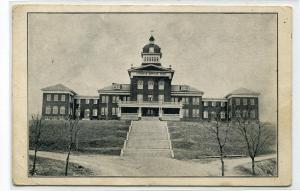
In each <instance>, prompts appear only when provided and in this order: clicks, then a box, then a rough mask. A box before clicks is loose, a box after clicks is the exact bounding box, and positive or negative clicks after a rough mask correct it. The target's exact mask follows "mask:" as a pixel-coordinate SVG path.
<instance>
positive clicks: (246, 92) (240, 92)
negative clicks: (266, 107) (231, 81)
mask: <svg viewBox="0 0 300 191" xmlns="http://www.w3.org/2000/svg"><path fill="white" fill-rule="evenodd" d="M259 94H260V93H258V92H255V91H252V90H248V89H246V88H238V89H236V90H234V91H232V92H230V93H229V94H227V95H226V96H225V97H226V98H227V97H229V96H232V95H252V96H253V95H254V96H258V95H259Z"/></svg>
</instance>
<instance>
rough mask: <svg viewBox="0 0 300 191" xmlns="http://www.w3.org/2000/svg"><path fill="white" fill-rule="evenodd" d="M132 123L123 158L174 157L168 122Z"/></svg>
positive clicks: (142, 121) (146, 121)
mask: <svg viewBox="0 0 300 191" xmlns="http://www.w3.org/2000/svg"><path fill="white" fill-rule="evenodd" d="M145 119H146V120H144V119H143V118H142V120H140V121H132V122H131V127H130V129H129V132H128V135H127V139H126V141H125V143H124V147H123V150H122V152H121V156H134V157H174V154H173V150H172V145H171V141H170V136H169V133H168V126H167V122H165V121H159V120H156V119H153V120H150V118H145Z"/></svg>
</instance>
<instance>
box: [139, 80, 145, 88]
mask: <svg viewBox="0 0 300 191" xmlns="http://www.w3.org/2000/svg"><path fill="white" fill-rule="evenodd" d="M137 85H138V87H137V88H138V89H139V90H142V89H143V85H144V83H143V80H138V83H137Z"/></svg>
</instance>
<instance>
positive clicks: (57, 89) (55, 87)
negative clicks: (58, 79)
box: [41, 84, 77, 94]
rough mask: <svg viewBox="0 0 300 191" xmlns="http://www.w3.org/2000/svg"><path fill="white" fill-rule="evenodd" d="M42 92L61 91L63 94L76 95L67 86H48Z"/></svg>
mask: <svg viewBox="0 0 300 191" xmlns="http://www.w3.org/2000/svg"><path fill="white" fill-rule="evenodd" d="M41 90H42V91H63V92H66V91H67V92H71V93H73V94H77V93H76V92H75V91H74V90H72V89H70V88H68V87H67V86H65V85H63V84H56V85H54V86H48V87H45V88H42V89H41Z"/></svg>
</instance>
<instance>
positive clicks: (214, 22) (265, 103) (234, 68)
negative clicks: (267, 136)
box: [28, 14, 277, 122]
mask: <svg viewBox="0 0 300 191" xmlns="http://www.w3.org/2000/svg"><path fill="white" fill-rule="evenodd" d="M28 19H29V20H28V104H29V107H28V109H29V114H36V113H38V112H39V113H41V108H42V92H41V88H44V87H47V86H51V85H55V84H58V83H62V84H64V85H66V86H67V87H69V88H71V89H73V90H74V91H76V92H77V93H78V94H80V95H98V94H97V90H98V89H101V88H103V87H105V86H108V85H110V84H111V83H112V82H116V83H129V76H128V73H127V70H128V69H129V68H130V67H131V65H133V66H139V65H140V64H141V51H142V47H143V46H144V45H146V44H147V43H148V39H149V37H150V31H151V30H153V31H154V32H153V35H154V37H155V43H156V44H158V45H159V46H160V47H161V51H162V54H163V55H162V59H161V63H162V65H163V66H165V67H168V66H169V65H172V69H174V70H175V75H174V78H173V81H172V84H187V85H190V86H192V87H195V88H197V89H199V90H201V91H203V92H204V96H203V97H216V98H219V97H224V96H225V95H226V94H228V93H229V92H231V91H233V90H235V89H237V88H240V87H244V88H247V89H250V90H253V91H256V92H259V93H261V95H260V119H261V120H262V121H268V122H276V102H277V100H276V89H277V84H276V81H277V77H276V76H277V74H276V65H277V42H276V39H277V36H276V23H277V21H276V15H274V14H30V15H29V17H28Z"/></svg>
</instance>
